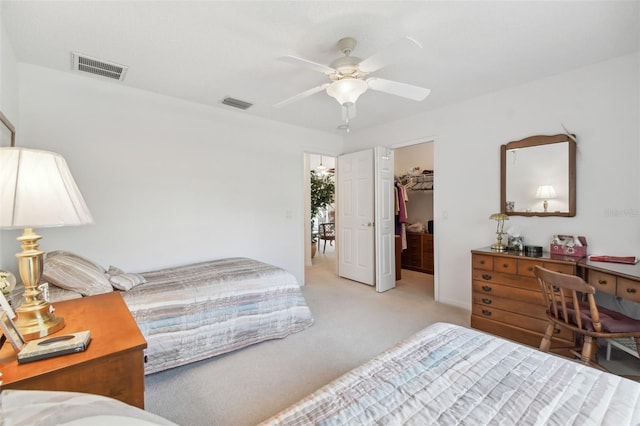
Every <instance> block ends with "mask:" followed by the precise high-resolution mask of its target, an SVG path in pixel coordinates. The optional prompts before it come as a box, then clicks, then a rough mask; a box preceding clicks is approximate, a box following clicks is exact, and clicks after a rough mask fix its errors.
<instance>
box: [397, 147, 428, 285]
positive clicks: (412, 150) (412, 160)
mask: <svg viewBox="0 0 640 426" xmlns="http://www.w3.org/2000/svg"><path fill="white" fill-rule="evenodd" d="M394 158H395V174H396V179H395V181H396V182H395V190H396V196H397V197H396V204H397V205H396V236H397V237H398V239H399V246H400V247H401V254H400V259H401V265H402V268H403V269H411V270H414V271H418V272H424V273H428V274H433V272H434V263H433V260H434V254H433V251H434V239H433V227H434V224H433V191H434V188H435V175H436V174H435V171H434V170H433V143H421V144H417V145H411V146H407V147H403V148H397V149H396V150H395V152H394Z"/></svg>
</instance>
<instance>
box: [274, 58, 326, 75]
mask: <svg viewBox="0 0 640 426" xmlns="http://www.w3.org/2000/svg"><path fill="white" fill-rule="evenodd" d="M278 59H279V60H281V61H283V62H286V63H289V64H292V65H299V66H302V67H305V68H308V69H311V70H313V71H319V72H321V73H324V74H333V73H334V72H336V70H334V69H333V68H331V67H328V66H326V65H322V64H319V63H317V62H313V61H309V60H308V59H302V58H297V57H295V56H281V57H280V58H278Z"/></svg>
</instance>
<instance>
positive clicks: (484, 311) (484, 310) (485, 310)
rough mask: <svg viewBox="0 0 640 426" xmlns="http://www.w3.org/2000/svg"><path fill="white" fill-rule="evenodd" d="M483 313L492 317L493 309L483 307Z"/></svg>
mask: <svg viewBox="0 0 640 426" xmlns="http://www.w3.org/2000/svg"><path fill="white" fill-rule="evenodd" d="M482 315H485V316H488V317H490V316H491V311H490V310H488V309H483V310H482Z"/></svg>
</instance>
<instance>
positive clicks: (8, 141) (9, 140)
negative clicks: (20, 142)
mask: <svg viewBox="0 0 640 426" xmlns="http://www.w3.org/2000/svg"><path fill="white" fill-rule="evenodd" d="M0 146H16V129H15V127H13V124H11V122H10V121H9V119H8V118H7V117H5V115H4V114H3V113H2V112H0Z"/></svg>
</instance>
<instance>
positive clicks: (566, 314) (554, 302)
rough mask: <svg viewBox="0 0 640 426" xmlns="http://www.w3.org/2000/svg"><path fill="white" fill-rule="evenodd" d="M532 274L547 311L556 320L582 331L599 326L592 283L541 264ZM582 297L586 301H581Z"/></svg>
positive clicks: (597, 329)
mask: <svg viewBox="0 0 640 426" xmlns="http://www.w3.org/2000/svg"><path fill="white" fill-rule="evenodd" d="M534 274H535V276H536V277H537V278H538V282H539V283H540V289H541V290H542V294H543V296H544V300H545V302H546V304H547V309H548V313H549V314H550V315H551V316H552V317H553V318H554V319H555V320H556V322H564V323H565V324H566V325H568V326H573V327H572V328H577V329H579V330H580V331H583V332H589V331H595V332H600V331H601V330H602V326H601V324H600V314H599V313H598V307H597V306H596V302H595V298H594V294H595V293H596V289H595V288H594V287H593V286H591V285H589V284H587V283H586V282H584V280H583V279H582V278H580V277H577V276H575V275H568V274H562V273H560V272H555V271H550V270H548V269H545V268H542V267H540V266H536V267H535V270H534ZM585 297H586V299H587V301H586V303H585V302H583V301H582V300H583V299H584V298H585ZM581 302H582V303H581ZM587 310H588V311H587ZM585 311H587V312H585ZM583 314H584V315H583ZM591 328H592V330H591Z"/></svg>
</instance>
